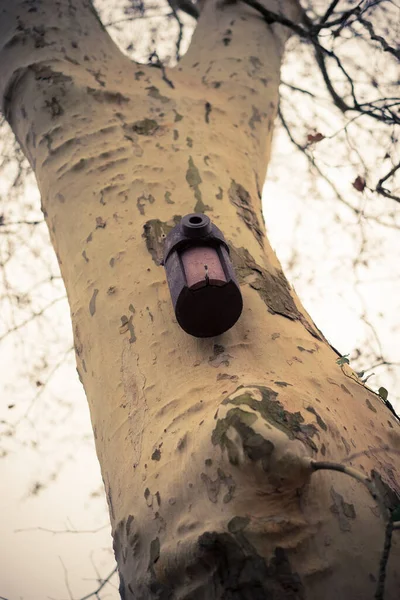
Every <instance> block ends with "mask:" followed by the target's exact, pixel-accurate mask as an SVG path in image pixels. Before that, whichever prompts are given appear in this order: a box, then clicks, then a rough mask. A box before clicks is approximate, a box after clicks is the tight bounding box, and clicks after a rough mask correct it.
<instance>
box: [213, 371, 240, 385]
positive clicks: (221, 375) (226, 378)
mask: <svg viewBox="0 0 400 600" xmlns="http://www.w3.org/2000/svg"><path fill="white" fill-rule="evenodd" d="M238 379H239V377H238V376H237V375H229V373H218V375H217V381H233V382H234V383H236V381H237V380H238Z"/></svg>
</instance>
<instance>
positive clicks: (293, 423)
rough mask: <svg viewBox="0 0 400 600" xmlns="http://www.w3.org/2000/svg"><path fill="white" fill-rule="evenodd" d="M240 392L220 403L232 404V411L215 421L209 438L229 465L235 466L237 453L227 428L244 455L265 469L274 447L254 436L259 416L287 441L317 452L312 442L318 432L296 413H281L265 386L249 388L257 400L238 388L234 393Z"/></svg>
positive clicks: (269, 390) (249, 392)
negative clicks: (237, 439)
mask: <svg viewBox="0 0 400 600" xmlns="http://www.w3.org/2000/svg"><path fill="white" fill-rule="evenodd" d="M240 389H243V390H244V391H243V393H242V394H240V395H239V396H235V397H232V394H231V395H229V396H228V397H227V398H225V399H224V400H223V402H222V404H232V405H233V406H234V407H235V408H232V409H230V410H229V411H228V413H227V415H226V416H225V418H224V419H218V421H217V425H216V428H215V429H214V432H213V435H212V442H213V444H214V445H217V444H218V445H220V446H221V447H224V448H226V450H227V451H228V457H229V459H230V460H231V459H232V460H233V464H238V450H237V448H236V446H235V444H233V442H232V441H231V440H230V439H229V437H228V436H227V431H228V429H229V428H230V427H233V428H234V429H236V431H237V432H238V433H239V435H240V437H241V438H242V441H243V449H244V452H245V454H246V455H247V456H248V457H249V458H250V459H251V460H255V461H258V460H260V459H261V461H262V466H263V468H264V470H268V467H269V457H270V455H271V453H272V451H273V448H274V447H273V444H272V443H271V442H270V441H269V440H264V438H262V436H261V435H260V434H258V433H255V432H254V430H253V429H252V428H251V426H252V425H253V424H254V423H255V422H256V420H257V419H258V418H259V417H261V418H262V419H264V421H267V422H269V423H271V425H273V426H274V427H276V428H277V429H280V430H281V431H283V432H284V433H285V434H286V435H287V436H288V438H289V439H291V440H293V439H298V440H300V441H302V442H303V443H304V444H306V445H307V446H308V447H309V448H311V449H312V450H313V451H314V452H316V451H317V447H316V445H315V443H314V442H313V440H312V438H313V437H314V435H316V434H317V433H318V431H317V428H316V427H315V426H314V425H312V424H306V425H304V418H303V416H302V415H301V413H300V412H296V413H290V412H289V411H287V410H285V409H284V407H283V405H282V404H281V403H280V402H279V401H278V400H277V399H276V398H277V397H278V393H277V392H274V390H272V389H270V388H268V387H264V386H253V389H254V390H257V392H258V393H259V394H261V399H258V398H257V397H256V395H255V394H254V392H252V391H251V389H247V388H243V387H242V386H240V387H239V388H238V390H240ZM238 390H236V392H237V391H238ZM236 392H234V394H235V393H236ZM245 406H248V407H250V408H251V409H252V410H253V411H254V413H253V412H251V413H250V412H248V411H246V410H243V408H241V407H245ZM232 460H231V462H232Z"/></svg>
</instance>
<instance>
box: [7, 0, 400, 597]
mask: <svg viewBox="0 0 400 600" xmlns="http://www.w3.org/2000/svg"><path fill="white" fill-rule="evenodd" d="M263 4H264V5H265V6H266V7H267V8H268V9H271V10H274V11H276V10H277V5H278V3H274V2H271V1H267V0H266V1H265V2H264V3H263ZM279 6H280V10H281V11H282V13H283V15H284V16H287V17H290V18H291V19H296V15H297V9H296V5H295V3H291V2H284V3H279ZM49 15H51V16H50V17H49ZM0 23H1V25H0V48H1V50H0V65H1V66H0V92H1V98H2V106H3V110H4V112H5V114H6V115H7V118H8V120H9V122H10V124H11V126H12V128H13V131H14V133H15V135H16V136H17V138H18V140H19V141H20V143H21V146H22V148H23V150H24V152H25V154H26V156H27V157H28V158H29V160H30V163H31V165H32V167H33V169H34V171H35V174H36V177H37V181H38V185H39V188H40V191H41V195H42V206H43V212H44V215H45V218H46V221H47V224H48V227H49V231H50V236H51V241H52V244H53V246H54V248H55V251H56V253H57V256H58V260H59V264H60V269H61V272H62V276H63V278H64V282H65V285H66V289H67V294H68V298H69V303H70V308H71V318H72V325H73V332H74V342H75V351H76V358H77V367H78V372H79V374H80V377H81V380H82V382H83V385H84V387H85V392H86V395H87V398H88V402H89V406H90V413H91V419H92V424H93V431H94V436H95V440H96V449H97V454H98V457H99V461H100V465H101V470H102V475H103V480H104V485H105V491H106V495H107V499H108V505H109V511H110V518H111V524H112V532H113V538H114V549H115V555H116V559H117V562H118V568H119V572H120V576H121V587H120V593H121V597H122V598H126V599H131V598H135V599H136V600H137V599H141V600H147V599H151V598H177V599H178V598H179V599H183V598H187V599H189V598H190V599H198V600H200V599H204V600H206V599H207V600H213V599H215V600H217V599H219V598H243V599H245V598H249V599H250V598H251V599H253V598H265V597H274V598H275V599H279V600H280V599H283V598H285V599H286V598H291V599H299V600H300V599H307V600H309V599H314V598H322V597H323V598H325V599H326V600H333V599H336V597H337V595H338V593H340V594H342V596H343V597H345V598H369V597H371V598H372V596H373V594H374V590H375V587H376V579H377V578H378V574H379V572H381V573H382V572H383V569H382V568H381V569H379V563H380V559H381V549H382V546H383V540H384V535H385V526H384V523H383V521H382V518H381V514H380V511H379V510H378V509H377V506H376V502H375V500H374V498H372V497H371V495H370V493H369V491H368V489H366V488H365V487H363V486H361V485H360V484H359V483H358V482H357V481H354V478H353V477H345V476H343V473H334V472H331V471H330V470H329V471H325V470H324V472H321V473H315V474H314V475H313V476H312V477H311V473H312V472H313V471H314V470H315V469H316V467H315V465H316V464H320V469H321V471H322V467H321V464H325V462H328V461H329V462H330V463H336V464H337V463H339V464H341V463H342V461H343V460H344V459H345V458H346V456H348V455H350V452H351V451H352V452H358V453H361V454H360V456H359V457H357V460H354V461H351V462H350V468H353V467H354V468H356V469H357V470H358V471H361V472H363V473H365V474H366V476H368V477H369V475H368V474H369V473H371V471H372V470H374V471H376V472H379V474H380V477H381V480H382V485H383V486H384V487H385V486H386V487H385V489H387V490H388V492H387V503H388V510H389V509H392V508H394V505H395V504H396V502H398V493H399V486H398V481H399V479H398V475H399V461H398V455H397V454H396V453H393V452H392V450H396V449H398V448H399V446H400V431H399V424H398V422H397V421H396V419H395V417H394V416H393V415H392V414H391V413H390V412H389V411H388V410H387V408H386V407H385V406H384V405H383V403H382V402H381V400H380V399H379V398H378V397H377V396H376V395H375V394H373V393H372V392H371V391H370V390H368V389H367V388H366V387H365V386H363V385H362V384H361V382H360V381H359V380H358V378H357V377H356V375H355V374H354V373H353V372H352V371H351V370H350V369H349V368H348V367H347V366H345V367H343V368H342V369H340V368H339V366H338V365H337V364H336V358H337V355H336V354H335V353H334V351H333V350H332V349H331V347H330V346H329V344H328V343H327V342H326V341H325V339H324V338H323V336H322V334H320V332H319V331H318V329H317V328H316V327H315V325H314V323H313V322H312V320H311V319H310V317H309V316H308V315H307V313H306V312H305V310H304V308H303V307H302V305H301V303H300V301H299V300H298V298H297V296H296V294H295V293H294V291H293V289H292V288H291V287H290V285H289V284H288V282H287V280H286V279H285V277H284V275H283V273H282V270H281V267H280V265H279V262H278V261H277V259H276V257H275V254H274V252H273V251H272V249H271V247H270V245H269V243H268V241H267V238H266V237H265V228H264V224H263V218H262V214H261V202H260V200H261V188H262V184H263V181H264V178H265V173H266V168H267V164H268V160H269V155H270V147H271V137H272V129H273V122H274V119H275V116H276V112H277V105H278V85H279V68H280V61H281V58H282V53H283V49H284V41H285V36H287V35H288V32H287V31H285V28H283V27H281V26H280V25H278V24H269V25H268V24H266V23H265V21H264V20H263V19H262V18H260V15H259V14H258V12H257V11H255V10H253V9H252V8H250V7H248V6H244V5H242V4H240V3H239V4H237V3H235V4H229V5H220V4H219V3H217V2H214V1H212V0H209V1H208V2H207V3H206V4H205V7H204V9H203V11H202V14H201V16H200V19H199V24H198V28H197V30H196V32H195V34H194V36H193V40H192V44H191V47H190V49H189V51H188V53H187V54H186V56H185V57H184V58H183V60H182V61H181V62H180V63H179V65H178V66H177V67H176V68H175V69H173V70H165V72H161V71H160V70H158V69H154V68H151V67H149V66H145V65H138V64H133V63H131V62H130V61H129V60H128V59H127V58H126V57H124V56H123V55H122V54H121V53H120V52H119V50H118V49H117V48H116V47H115V45H114V44H113V42H112V41H111V39H110V38H109V37H108V35H107V33H106V32H105V31H104V29H103V28H102V27H101V24H100V22H99V20H98V18H97V16H96V15H95V13H94V12H93V10H92V7H91V4H90V3H89V2H87V1H84V0H79V1H78V0H75V1H74V2H71V1H68V2H67V1H66V0H65V1H61V2H58V3H57V5H56V7H55V6H54V3H53V2H50V0H44V1H43V2H39V1H37V2H33V3H26V2H22V1H21V2H19V1H15V0H14V1H13V2H8V1H7V2H4V3H3V8H2V14H1V19H0ZM166 79H168V80H169V81H171V82H172V83H173V87H171V85H169V84H168V83H167V81H166ZM273 201H279V200H278V199H270V202H273ZM194 211H196V212H207V213H209V214H210V216H211V218H212V220H213V221H214V222H215V223H216V225H217V226H218V227H220V229H221V230H222V231H223V232H224V235H225V236H226V238H227V240H229V243H230V246H231V248H232V256H233V260H234V262H235V266H236V269H237V274H238V277H239V280H240V283H241V286H242V292H243V297H244V311H243V315H242V317H241V318H240V320H239V322H238V324H237V325H236V326H235V327H234V328H233V329H232V330H230V331H228V332H227V333H226V334H224V335H223V336H220V337H219V338H218V339H195V338H191V337H190V336H187V335H186V334H185V333H184V332H183V331H181V330H180V329H179V327H178V325H177V324H176V322H175V320H174V315H173V310H172V306H171V302H170V298H169V293H168V288H167V284H166V281H165V275H164V270H163V268H162V266H161V265H160V259H161V256H162V247H163V239H164V238H165V235H166V234H167V233H168V231H169V230H170V228H171V227H173V226H174V224H175V223H176V222H178V221H179V219H180V217H181V216H183V215H184V214H187V213H189V212H194ZM371 445H373V446H377V447H379V448H382V447H384V448H385V449H384V450H383V451H380V452H377V453H373V452H368V454H367V453H363V451H364V450H368V447H369V446H371ZM310 461H311V462H310ZM312 465H314V466H312ZM325 466H326V465H325ZM394 536H395V532H393V538H394ZM395 546H396V545H395V543H393V541H392V550H391V552H392V553H393V556H392V559H391V566H390V564H389V568H388V570H387V572H386V588H385V589H386V599H387V600H389V599H390V600H391V599H393V600H394V599H395V598H397V593H398V589H399V587H400V573H399V568H398V566H396V565H398V564H399V561H398V557H399V545H398V544H397V546H396V547H395ZM396 560H397V563H396Z"/></svg>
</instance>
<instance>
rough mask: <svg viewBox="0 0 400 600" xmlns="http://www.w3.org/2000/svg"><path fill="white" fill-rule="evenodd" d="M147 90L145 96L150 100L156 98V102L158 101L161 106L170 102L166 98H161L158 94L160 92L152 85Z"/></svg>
mask: <svg viewBox="0 0 400 600" xmlns="http://www.w3.org/2000/svg"><path fill="white" fill-rule="evenodd" d="M146 90H147V95H148V96H150V97H151V98H156V100H159V101H160V102H161V103H162V104H166V103H167V102H169V101H170V99H169V98H167V96H162V95H161V94H160V91H159V89H158V88H156V87H155V86H154V85H152V86H150V87H148V88H146Z"/></svg>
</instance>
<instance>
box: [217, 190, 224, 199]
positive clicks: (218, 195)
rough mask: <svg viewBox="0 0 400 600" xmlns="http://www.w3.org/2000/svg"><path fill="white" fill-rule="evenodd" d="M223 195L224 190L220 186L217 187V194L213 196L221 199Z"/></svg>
mask: <svg viewBox="0 0 400 600" xmlns="http://www.w3.org/2000/svg"><path fill="white" fill-rule="evenodd" d="M223 196H224V190H223V189H222V187H218V194H215V197H216V199H217V200H222V198H223Z"/></svg>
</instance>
